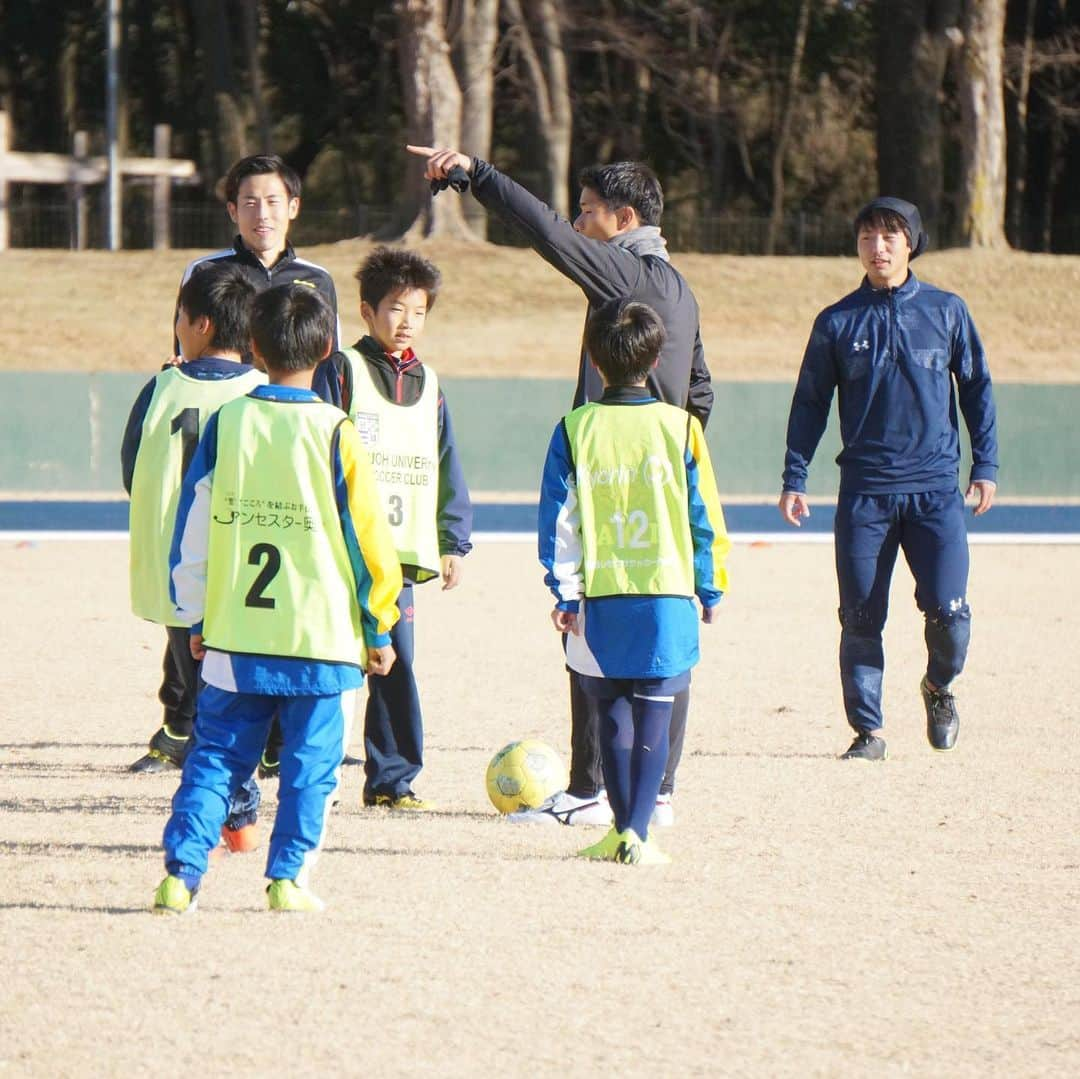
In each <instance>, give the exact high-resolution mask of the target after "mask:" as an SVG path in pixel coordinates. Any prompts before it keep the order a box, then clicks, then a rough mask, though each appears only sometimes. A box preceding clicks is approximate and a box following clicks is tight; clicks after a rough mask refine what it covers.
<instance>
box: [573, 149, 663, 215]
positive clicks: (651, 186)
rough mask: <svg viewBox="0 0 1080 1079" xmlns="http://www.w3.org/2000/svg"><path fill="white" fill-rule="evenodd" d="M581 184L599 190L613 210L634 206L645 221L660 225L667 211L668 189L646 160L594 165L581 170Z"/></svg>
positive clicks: (579, 181)
mask: <svg viewBox="0 0 1080 1079" xmlns="http://www.w3.org/2000/svg"><path fill="white" fill-rule="evenodd" d="M578 184H579V185H580V186H581V187H587V188H589V189H590V190H592V191H595V192H596V193H597V195H599V196H600V198H601V199H603V200H604V202H605V204H606V205H607V208H608V209H609V210H611V211H613V212H614V211H615V210H621V209H622V208H623V207H624V206H632V207H633V208H634V209H635V210H636V211H637V215H638V217H639V218H640V219H641V223H642V224H643V225H659V224H660V218H661V217H663V215H664V190H663V188H662V187H661V186H660V181H659V180H658V179H657V178H656V173H655V172H653V170H652V169H650V168H649V166H648V165H646V164H645V162H644V161H613V162H612V163H611V164H610V165H590V166H589V167H588V168H585V169H582V170H581V172H580V173H578Z"/></svg>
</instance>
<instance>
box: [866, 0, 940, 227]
mask: <svg viewBox="0 0 1080 1079" xmlns="http://www.w3.org/2000/svg"><path fill="white" fill-rule="evenodd" d="M960 14H961V0H878V4H877V15H878V50H877V53H878V65H877V99H878V115H877V155H878V185H879V187H880V193H881V194H884V195H895V196H898V197H899V198H904V199H910V200H911V201H912V202H914V203H915V204H916V205H917V206H918V207H919V209H920V211H921V213H922V218H923V221H924V222H925V223H926V225H927V228H928V229H929V230H930V232H931V234H934V233H935V232H939V231H940V228H941V224H942V205H943V201H944V189H945V172H944V158H943V150H944V144H945V140H944V125H943V120H942V108H941V102H942V97H943V94H942V83H943V81H944V78H945V69H946V66H947V63H948V59H949V54H950V52H951V50H952V48H953V46H954V44H955V43H956V42H957V41H958V40H959V36H960V29H959V26H960Z"/></svg>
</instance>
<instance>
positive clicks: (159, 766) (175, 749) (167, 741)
mask: <svg viewBox="0 0 1080 1079" xmlns="http://www.w3.org/2000/svg"><path fill="white" fill-rule="evenodd" d="M190 744H191V738H190V737H184V736H181V737H178V736H177V735H175V734H173V732H172V731H170V730H169V727H168V724H163V725H162V727H161V728H160V729H159V730H158V731H156V732H155V734H154V737H153V738H151V739H150V751H149V752H148V753H147V754H146V755H145V756H142V757H140V758H139V759H138V760H137V761H136V762H135V763H134V764H133V765H131V766H130V767H129V768H128V771H129V772H169V771H172V770H173V769H176V768H182V767H183V765H184V757H186V756H187V751H188V746H189V745H190Z"/></svg>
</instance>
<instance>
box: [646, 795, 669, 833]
mask: <svg viewBox="0 0 1080 1079" xmlns="http://www.w3.org/2000/svg"><path fill="white" fill-rule="evenodd" d="M671 798H672V796H671V795H670V794H663V793H661V794H658V795H657V796H656V805H655V807H654V808H653V811H652V820H650V821H649V824H650V826H651V827H653V828H670V827H671V826H672V825H673V824H674V823H675V806H674V805H673V804H672V800H671Z"/></svg>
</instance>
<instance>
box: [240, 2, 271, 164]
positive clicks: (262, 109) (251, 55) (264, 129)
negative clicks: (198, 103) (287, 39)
mask: <svg viewBox="0 0 1080 1079" xmlns="http://www.w3.org/2000/svg"><path fill="white" fill-rule="evenodd" d="M242 16H243V20H244V22H243V26H244V53H245V55H246V57H247V67H248V78H249V80H250V82H251V103H252V106H253V108H254V110H255V129H256V131H257V133H258V139H259V150H260V151H261V152H262V153H264V154H268V153H270V151H271V148H272V147H271V141H270V114H269V112H268V111H267V108H266V98H265V96H264V95H263V88H262V64H261V63H260V62H259V0H243V11H242Z"/></svg>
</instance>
